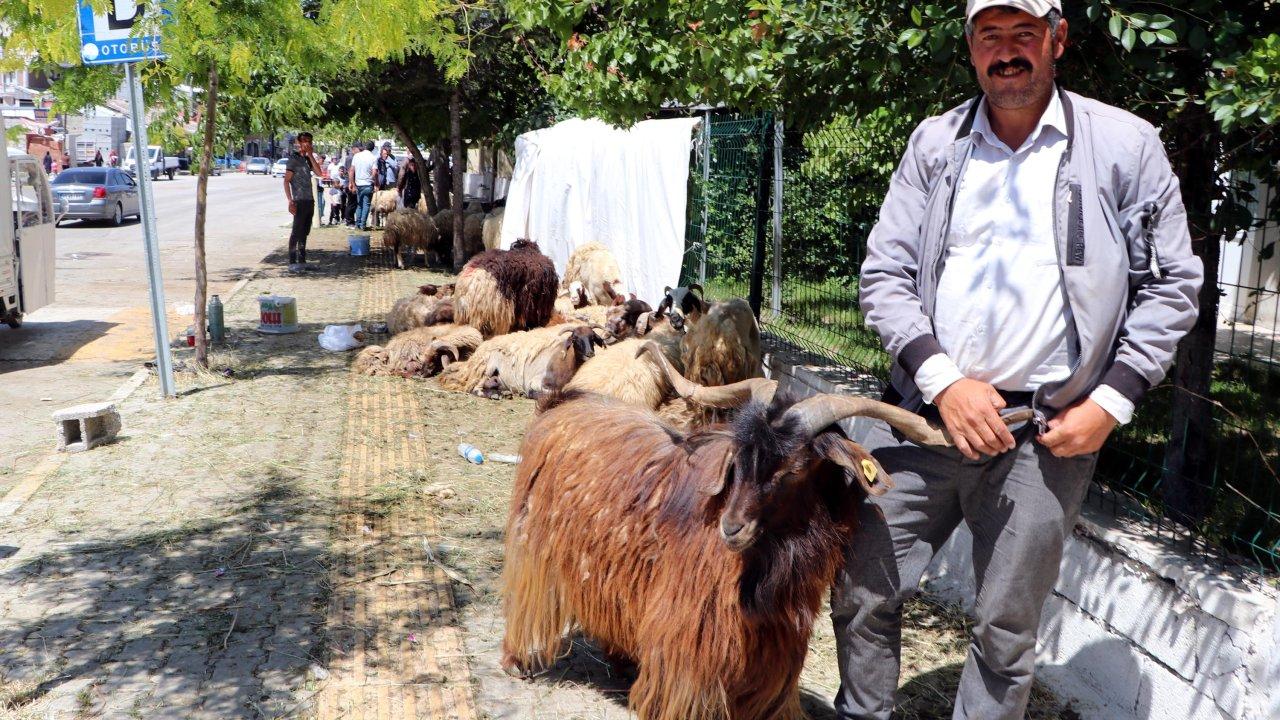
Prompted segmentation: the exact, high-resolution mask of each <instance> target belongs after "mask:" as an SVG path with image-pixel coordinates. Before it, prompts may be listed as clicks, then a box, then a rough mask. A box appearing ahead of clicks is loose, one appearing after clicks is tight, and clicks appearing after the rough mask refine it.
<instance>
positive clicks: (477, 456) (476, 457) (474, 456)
mask: <svg viewBox="0 0 1280 720" xmlns="http://www.w3.org/2000/svg"><path fill="white" fill-rule="evenodd" d="M458 454H459V455H461V456H462V457H464V458H466V459H467V462H469V463H475V464H476V465H483V464H484V453H482V452H480V448H478V447H476V446H475V445H472V444H471V443H460V444H459V445H458Z"/></svg>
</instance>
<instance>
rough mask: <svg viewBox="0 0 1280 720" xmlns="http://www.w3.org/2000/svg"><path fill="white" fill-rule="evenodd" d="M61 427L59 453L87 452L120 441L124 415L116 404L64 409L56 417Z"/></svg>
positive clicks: (107, 403)
mask: <svg viewBox="0 0 1280 720" xmlns="http://www.w3.org/2000/svg"><path fill="white" fill-rule="evenodd" d="M53 421H54V422H55V423H57V425H58V450H59V451H61V452H83V451H85V450H92V449H93V448H95V447H97V446H99V445H104V444H106V443H109V442H111V441H112V440H115V439H116V434H118V433H119V432H120V413H119V412H117V411H116V406H115V403H112V402H102V403H88V404H85V405H75V406H73V407H69V408H63V409H62V410H59V411H57V412H55V413H54V414H53Z"/></svg>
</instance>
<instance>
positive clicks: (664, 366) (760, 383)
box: [636, 340, 778, 410]
mask: <svg viewBox="0 0 1280 720" xmlns="http://www.w3.org/2000/svg"><path fill="white" fill-rule="evenodd" d="M646 351H647V352H648V353H649V355H650V356H651V357H652V358H653V361H654V363H656V364H657V366H658V367H659V369H661V370H662V374H663V375H664V376H666V379H667V383H668V384H670V385H671V387H672V389H674V390H675V391H676V394H677V395H679V396H680V397H682V398H684V399H686V400H692V401H693V402H695V403H697V404H699V405H702V406H704V407H710V408H717V409H721V410H727V409H732V408H737V407H742V406H743V405H746V404H747V401H749V400H753V399H754V400H759V401H760V402H765V403H767V402H769V401H770V400H772V399H773V394H774V393H775V392H777V390H778V383H777V381H776V380H766V379H764V378H749V379H747V380H742V381H739V382H736V383H731V384H729V385H713V386H711V387H707V386H705V385H699V384H698V383H696V382H693V381H692V380H689V379H688V378H686V377H685V376H684V375H681V374H680V373H678V372H676V369H675V368H674V367H672V366H671V361H670V360H668V359H667V356H666V355H663V354H662V349H661V348H659V347H658V345H657V344H656V343H654V342H653V341H652V340H651V341H649V342H646V343H645V344H644V345H641V346H640V350H639V351H638V352H637V353H636V357H640V355H641V353H644V352H646Z"/></svg>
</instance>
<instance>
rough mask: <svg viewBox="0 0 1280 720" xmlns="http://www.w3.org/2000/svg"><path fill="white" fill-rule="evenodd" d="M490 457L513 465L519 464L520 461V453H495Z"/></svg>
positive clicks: (495, 460)
mask: <svg viewBox="0 0 1280 720" xmlns="http://www.w3.org/2000/svg"><path fill="white" fill-rule="evenodd" d="M489 459H490V460H492V461H494V462H500V463H510V464H512V465H517V464H519V463H520V456H519V455H503V454H501V453H493V454H492V455H490V456H489Z"/></svg>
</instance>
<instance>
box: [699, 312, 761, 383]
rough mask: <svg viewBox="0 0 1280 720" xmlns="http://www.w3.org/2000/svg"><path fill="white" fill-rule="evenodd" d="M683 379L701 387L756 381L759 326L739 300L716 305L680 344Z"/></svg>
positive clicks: (757, 375) (757, 374) (702, 317)
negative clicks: (752, 378)
mask: <svg viewBox="0 0 1280 720" xmlns="http://www.w3.org/2000/svg"><path fill="white" fill-rule="evenodd" d="M680 357H681V359H682V360H683V361H684V375H685V377H687V378H689V379H690V380H692V381H694V382H696V383H700V384H702V385H727V384H729V383H733V382H737V381H739V380H745V379H747V378H751V377H760V376H761V375H762V374H763V373H762V366H761V361H760V326H759V325H758V324H757V323H756V318H755V314H754V313H752V312H751V306H750V305H748V304H747V301H745V300H743V299H742V298H734V299H732V300H727V301H725V302H717V303H714V304H713V305H711V307H710V309H708V310H707V311H706V314H705V315H702V316H701V318H700V319H698V320H697V322H693V323H691V324H690V326H689V328H688V332H686V333H685V335H684V338H683V339H681V341H680Z"/></svg>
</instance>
